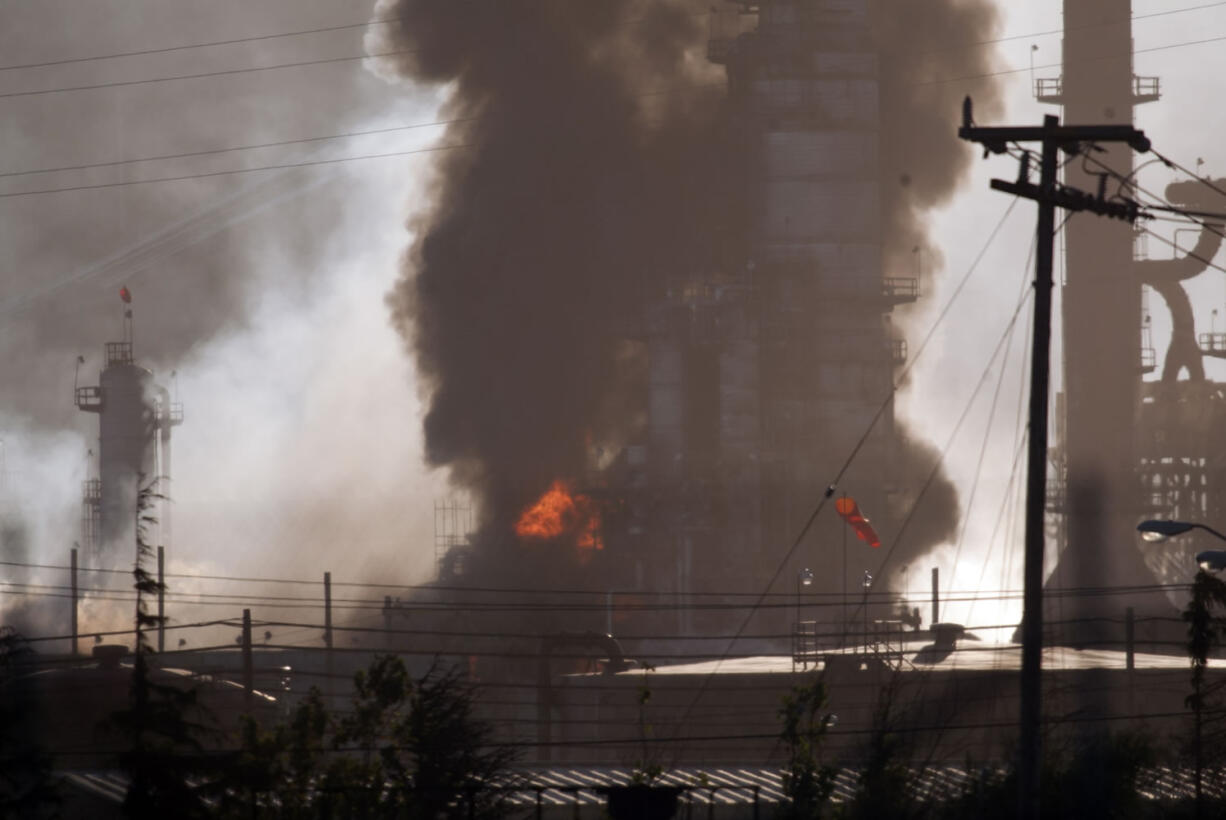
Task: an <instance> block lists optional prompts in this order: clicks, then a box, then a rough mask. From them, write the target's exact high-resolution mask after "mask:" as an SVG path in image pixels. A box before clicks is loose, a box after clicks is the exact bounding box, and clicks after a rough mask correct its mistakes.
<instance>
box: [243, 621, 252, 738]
mask: <svg viewBox="0 0 1226 820" xmlns="http://www.w3.org/2000/svg"><path fill="white" fill-rule="evenodd" d="M254 700H255V669H254V668H253V665H252V663H251V610H250V609H244V610H243V703H244V707H245V708H246V710H247V714H251V706H252V703H253V702H254Z"/></svg>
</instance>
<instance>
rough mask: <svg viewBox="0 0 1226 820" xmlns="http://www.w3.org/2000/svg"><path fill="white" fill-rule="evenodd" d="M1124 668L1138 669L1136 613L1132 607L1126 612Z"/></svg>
mask: <svg viewBox="0 0 1226 820" xmlns="http://www.w3.org/2000/svg"><path fill="white" fill-rule="evenodd" d="M1124 653H1125V660H1124V668H1125V669H1128V670H1129V671H1131V670H1133V669H1135V668H1136V613H1135V612H1134V610H1133V608H1132V607H1128V608H1127V609H1125V610H1124Z"/></svg>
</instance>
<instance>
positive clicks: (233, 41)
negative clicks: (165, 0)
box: [0, 17, 408, 71]
mask: <svg viewBox="0 0 1226 820" xmlns="http://www.w3.org/2000/svg"><path fill="white" fill-rule="evenodd" d="M407 19H408V18H406V17H389V18H386V19H383V20H369V21H367V22H365V23H345V24H342V25H338V26H324V27H323V28H308V29H298V30H296V31H282V32H278V33H276V34H254V35H251V36H248V37H233V38H230V39H228V40H211V41H209V42H205V43H190V44H187V45H181V46H162V47H159V48H144V49H140V50H137V51H119V52H112V53H110V54H96V55H94V56H92V57H69V58H66V59H63V60H47V61H45V62H40V63H14V64H12V65H3V66H0V71H19V70H22V69H29V68H48V67H50V66H60V65H72V64H74V63H89V62H95V61H98V60H117V59H120V58H122V57H143V56H145V55H149V54H168V53H171V52H175V51H189V50H192V49H198V48H213V47H215V46H232V45H239V44H241V43H257V42H261V41H265V40H277V39H281V38H284V37H302V36H305V35H308V34H326V33H329V32H333V31H346V30H350V29H358V28H370V27H371V26H383V25H387V24H388V23H402V22H405V21H406V20H407Z"/></svg>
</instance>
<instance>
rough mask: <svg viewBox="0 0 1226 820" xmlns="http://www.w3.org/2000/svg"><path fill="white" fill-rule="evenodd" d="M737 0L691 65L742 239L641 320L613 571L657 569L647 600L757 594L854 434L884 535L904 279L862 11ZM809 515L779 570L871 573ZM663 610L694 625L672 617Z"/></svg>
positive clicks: (855, 476) (853, 476)
mask: <svg viewBox="0 0 1226 820" xmlns="http://www.w3.org/2000/svg"><path fill="white" fill-rule="evenodd" d="M738 5H739V7H733V6H727V7H726V8H725V9H724V11H723V12H722V13H720V14H716V15H715V17H714V18H713V19H714V22H713V31H712V39H711V40H710V42H709V49H708V57H709V59H710V60H711V61H713V62H714V63H717V64H719V65H721V66H723V67H724V68H725V69H726V73H727V85H728V94H729V97H730V103H731V105H732V107H733V110H734V112H735V113H734V116H735V118H736V125H735V127H736V128H737V129H739V133H738V138H739V139H740V140H741V143H742V145H743V147H744V157H743V159H744V161H746V162H754V163H757V166H756V171H757V173H756V174H755V175H753V179H754V180H755V182H752V183H751V190H750V191H748V192H747V196H748V197H749V198H750V200H751V202H752V203H753V207H752V208H751V209H750V210H751V211H752V213H753V216H752V224H751V225H750V226H748V228H747V230H748V233H749V235H750V237H751V240H750V246H751V248H750V251H749V253H748V255H747V257H746V258H737V259H728V260H726V264H725V265H724V266H723V268H722V269H721V270H718V271H706V272H697V271H689V272H686V273H684V274H680V273H679V274H678V275H676V276H674V277H672V278H670V280H669V281H668V287H667V290H666V292H665V294H664V298H662V299H661V300H660V301H659V302H657V303H655V304H653V305H651V306H650V307H649V308H648V311H647V316H646V317H645V319H644V322H643V326H642V329H641V338H642V341H643V342H644V343H645V346H646V348H647V351H648V356H647V357H648V361H649V379H648V382H649V383H648V386H647V397H646V403H647V413H646V416H647V419H648V421H647V429H646V433H645V437H644V440H643V441H641V442H638V443H636V444H634V445H632V446H631V447H630V448H628V450H627V459H626V460H627V462H628V465H629V468H630V478H629V480H628V481H627V485H628V492H627V495H628V498H629V501H628V508H629V517H628V531H629V533H630V536H631V537H632V539H636V540H637V544H636V545H635V546H633V547H632V550H633V553H634V554H635V555H636V556H639V559H638V560H639V561H640V563H646V564H647V566H646V567H641V568H640V571H639V573H638V574H637V578H635V577H633V576H631V577H630V578H628V579H627V580H628V581H630V582H631V583H634V582H635V581H637V580H639V579H642V578H643V577H647V578H648V579H667V580H649V581H648V582H647V585H646V590H647V591H650V592H655V593H666V592H674V593H677V594H680V595H686V594H690V593H694V592H699V591H710V590H721V591H742V592H747V591H753V590H759V589H761V588H764V587H765V586H766V585H767V584H768V583H769V582H770V580H771V579H770V572H771V570H772V569H773V568H774V567H775V566H776V565H777V564H778V562H779V561H780V559H781V557H782V555H783V554H784V552H785V551H786V549H787V548H788V547H789V546H790V545H791V543H792V541H793V540H794V539H795V538H796V536H797V534H798V533H799V532H800V531H801V528H802V527H803V525H804V524H805V522H806V520H807V519H808V517H809V516H810V514H811V512H812V510H813V507H814V505H815V503H816V502H817V501H818V499H819V498H820V496H821V491H820V490H821V488H823V487H825V485H826V483H827V482H829V481H830V480H831V477H832V476H834V475H836V474H837V473H838V472H839V467H840V465H841V463H842V461H843V460H844V459H846V458H847V456H848V455H849V453H850V452H851V449H852V447H853V446H854V445H855V444H856V442H858V441H859V440H860V438H861V437H862V436H863V435H864V434H865V432H866V431H868V430H870V429H871V430H872V432H871V434H870V435H869V437H868V440H867V441H866V442H865V443H864V445H863V447H862V448H861V450H860V452H859V455H858V457H857V459H856V461H855V465H854V468H853V471H852V472H851V473H850V474H849V476H848V480H847V481H846V482H844V483H843V485H841V486H840V487H839V491H840V492H851V493H852V494H854V495H855V497H856V499H857V500H858V501H859V503H860V506H861V508H862V509H864V510H865V511H866V512H867V513H868V514H869V515H871V516H875V518H874V521H875V522H877V523H878V525H879V526H884V528H885V529H886V530H889V529H891V527H890V525H889V520H890V516H891V515H892V506H891V504H890V499H889V496H890V493H891V491H892V490H893V489H896V487H895V486H894V484H893V482H894V481H895V478H894V476H895V474H896V470H895V469H894V468H893V465H894V464H895V457H896V455H897V453H896V452H895V451H896V446H895V445H896V435H895V430H894V420H893V406H892V398H891V393H892V383H893V378H894V375H895V372H896V368H897V367H898V366H899V365H900V364H901V363H902V362H903V361H904V360H905V356H906V342H905V340H904V339H902V338H901V337H900V336H899V335H897V334H896V333H895V332H894V331H893V330H892V328H891V325H890V322H889V314H890V312H891V310H892V309H893V308H894V307H895V306H897V305H900V304H904V303H908V302H914V301H915V300H916V299H917V297H918V295H919V282H918V279H917V278H916V277H915V276H911V275H907V274H908V273H911V272H900V271H889V272H887V271H884V270H883V263H882V235H881V233H882V228H881V223H882V220H881V193H880V183H881V181H880V178H879V177H880V174H879V161H878V153H879V145H878V132H879V128H880V100H879V98H880V93H879V88H878V57H877V54H876V52H875V47H874V45H873V43H872V37H871V34H870V21H869V17H868V5H867V3H865V2H862V1H861V0H826V1H825V2H817V3H815V2H799V0H770V1H769V2H759V3H743V4H738ZM920 258H921V257H920V256H918V255H917V257H916V260H917V264H918V262H919V259H920ZM822 523H823V524H825V526H826V531H825V532H824V536H833V537H823V538H822V539H821V545H820V547H819V548H818V552H817V554H814V553H813V552H812V551H810V552H809V553H807V554H806V555H802V556H800V557H798V558H797V559H796V562H797V566H796V567H795V568H793V570H792V572H791V573H787V576H788V577H791V576H792V575H795V572H796V571H797V570H799V569H800V568H801V565H802V564H807V563H810V562H814V568H815V570H816V581H815V587H814V589H815V591H822V592H831V593H834V592H846V591H847V589H848V586H847V585H848V579H849V578H851V579H853V581H852V587H851V588H852V589H853V590H855V591H856V594H858V590H859V579H860V578H861V576H862V573H863V572H864V570H865V569H868V568H869V567H867V566H865V565H864V564H863V563H862V560H864V559H860V560H855V561H853V562H852V564H851V565H850V566H848V565H847V564H846V561H845V558H844V559H843V560H840V558H839V545H840V543H841V535H840V530H839V529H838V527H839V526H841V525H839V524H837V519H833V520H832V521H823V522H822ZM844 555H845V553H844ZM643 556H646V557H643ZM873 560H874V561H876V560H877V558H876V556H874V558H873ZM872 569H873V571H876V567H875V566H873V567H872ZM652 584H662V585H663V587H658V588H653V587H652ZM640 588H641V587H640ZM678 619H679V620H678V623H677V624H676V626H677V627H678V628H679V629H681V630H682V632H688V631H690V630H693V629H701V625H696V624H694V623H693V618H692V615H691V614H689V613H688V611H686V610H683V611H682V613H681V614H680V615H679V616H678Z"/></svg>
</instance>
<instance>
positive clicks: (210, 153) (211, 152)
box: [0, 117, 475, 179]
mask: <svg viewBox="0 0 1226 820" xmlns="http://www.w3.org/2000/svg"><path fill="white" fill-rule="evenodd" d="M473 119H475V117H460V118H458V119H453V120H436V121H434V122H418V123H410V124H409V125H394V126H389V127H387V128H371V129H367V130H363V131H347V132H344V133H341V134H325V135H322V136H318V137H298V138H295V139H286V140H276V141H274V142H259V143H253V144H251V145H234V146H231V147H228V148H211V149H207V150H203V151H184V152H181V153H177V154H155V155H152V156H148V157H134V158H132V159H117V160H110V161H107V162H90V163H85V164H82V165H61V166H58V167H52V168H32V169H30V170H28V171H5V172H0V179H3V178H7V177H23V176H30V175H31V174H53V173H57V172H60V171H84V170H87V169H90V168H111V167H114V166H117V165H133V164H136V163H140V162H157V161H160V160H167V159H187V158H192V157H206V156H214V155H216V154H228V153H231V152H234V151H254V150H257V149H260V148H278V147H282V146H286V145H301V144H303V143H308V142H326V141H328V140H339V139H349V138H351V137H366V136H371V135H373V134H391V133H395V132H398V131H410V130H413V129H415V128H433V127H435V126H443V125H455V124H457V123H461V122H469V121H471V120H473Z"/></svg>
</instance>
